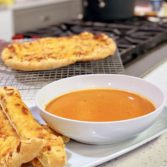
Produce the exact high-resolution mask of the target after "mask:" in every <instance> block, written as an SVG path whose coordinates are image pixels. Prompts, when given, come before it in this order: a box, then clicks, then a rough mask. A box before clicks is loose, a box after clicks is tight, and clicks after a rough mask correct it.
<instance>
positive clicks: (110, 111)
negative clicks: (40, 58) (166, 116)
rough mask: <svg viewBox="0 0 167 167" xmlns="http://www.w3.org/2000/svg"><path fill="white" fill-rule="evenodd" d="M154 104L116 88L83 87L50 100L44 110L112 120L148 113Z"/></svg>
mask: <svg viewBox="0 0 167 167" xmlns="http://www.w3.org/2000/svg"><path fill="white" fill-rule="evenodd" d="M154 109H155V106H154V104H153V103H152V102H151V101H149V100H148V99H146V98H145V97H143V96H140V95H138V94H135V93H131V92H127V91H122V90H116V89H87V90H81V91H76V92H71V93H68V94H65V95H62V96H59V97H58V98H56V99H54V100H52V101H51V102H49V104H47V106H46V111H48V112H50V113H52V114H55V115H57V116H60V117H64V118H69V119H74V120H81V121H98V122H103V121H116V120H123V119H129V118H134V117H138V116H142V115H145V114H147V113H149V112H152V111H153V110H154Z"/></svg>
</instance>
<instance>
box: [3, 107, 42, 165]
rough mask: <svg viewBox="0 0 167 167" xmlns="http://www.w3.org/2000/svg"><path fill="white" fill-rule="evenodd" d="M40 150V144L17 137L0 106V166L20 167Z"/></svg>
mask: <svg viewBox="0 0 167 167" xmlns="http://www.w3.org/2000/svg"><path fill="white" fill-rule="evenodd" d="M33 149H34V150H33ZM41 149H42V146H41V142H38V141H33V140H31V139H27V140H26V139H24V140H22V139H21V138H20V137H19V136H18V134H17V133H16V131H15V129H14V128H13V127H12V126H11V124H10V121H9V120H8V119H7V117H6V115H5V114H4V113H3V110H2V108H1V106H0V166H1V167H20V166H21V165H22V164H23V163H26V162H29V161H31V160H32V159H34V157H36V156H37V155H38V153H39V151H41ZM32 150H33V153H32V152H31V151H32Z"/></svg>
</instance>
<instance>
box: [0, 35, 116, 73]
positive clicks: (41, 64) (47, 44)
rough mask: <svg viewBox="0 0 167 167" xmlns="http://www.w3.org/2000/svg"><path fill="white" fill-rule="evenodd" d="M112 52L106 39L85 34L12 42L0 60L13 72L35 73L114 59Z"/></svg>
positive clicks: (110, 44) (112, 46)
mask: <svg viewBox="0 0 167 167" xmlns="http://www.w3.org/2000/svg"><path fill="white" fill-rule="evenodd" d="M115 50H116V45H115V42H114V41H113V40H112V39H111V38H109V37H108V36H107V35H105V34H98V35H94V34H92V33H88V32H84V33H81V34H79V35H73V36H68V37H50V38H41V39H37V40H34V41H31V42H24V43H16V42H15V43H12V44H10V45H9V46H7V47H6V48H5V49H4V50H3V51H2V56H1V58H2V60H3V62H4V63H5V64H6V65H7V66H9V67H11V68H13V69H16V70H23V71H37V70H49V69H55V68H59V67H64V66H67V65H69V64H73V63H75V62H78V61H92V60H98V59H104V58H106V57H108V56H111V55H113V54H114V53H115Z"/></svg>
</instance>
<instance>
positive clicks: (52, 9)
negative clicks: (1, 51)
mask: <svg viewBox="0 0 167 167" xmlns="http://www.w3.org/2000/svg"><path fill="white" fill-rule="evenodd" d="M74 8H75V10H74ZM80 12H81V1H78V0H48V1H45V0H38V1H35V2H34V1H26V2H24V3H23V2H20V3H16V4H14V5H13V6H11V7H8V8H0V25H1V26H0V39H5V40H8V41H9V40H10V39H11V37H12V35H14V34H15V33H20V32H24V31H29V30H33V29H36V28H42V27H46V26H48V25H52V24H57V23H60V22H63V21H68V20H71V19H73V18H76V17H77V15H78V14H79V13H80Z"/></svg>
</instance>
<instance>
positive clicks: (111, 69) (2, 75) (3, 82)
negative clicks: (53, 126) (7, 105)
mask: <svg viewBox="0 0 167 167" xmlns="http://www.w3.org/2000/svg"><path fill="white" fill-rule="evenodd" d="M123 73H124V67H123V65H122V61H121V59H120V56H119V53H118V52H117V53H116V54H115V55H114V56H109V57H108V58H106V59H103V60H98V61H91V62H78V63H76V64H73V65H69V66H67V67H63V68H59V69H54V70H46V71H29V72H23V71H16V70H12V69H10V68H8V67H6V66H5V65H4V64H3V62H2V61H1V60H0V86H14V87H16V88H17V89H19V90H20V92H21V94H22V97H23V99H24V100H25V101H26V102H27V103H28V105H34V97H35V94H36V92H37V91H38V90H39V89H40V88H41V87H43V86H44V85H46V84H48V83H50V82H52V81H55V80H58V79H61V78H66V77H71V76H76V75H84V74H123Z"/></svg>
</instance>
